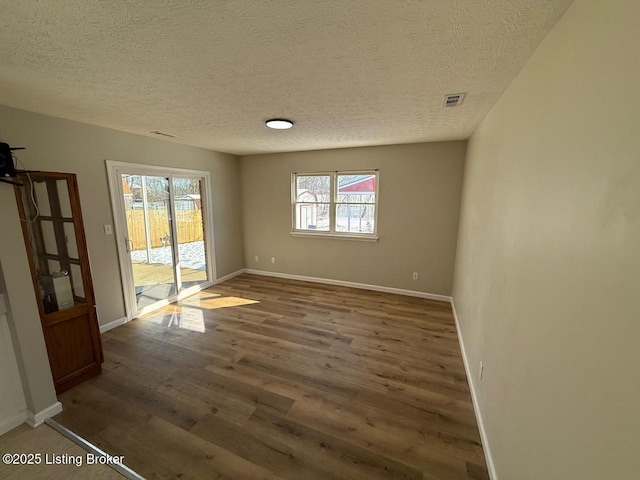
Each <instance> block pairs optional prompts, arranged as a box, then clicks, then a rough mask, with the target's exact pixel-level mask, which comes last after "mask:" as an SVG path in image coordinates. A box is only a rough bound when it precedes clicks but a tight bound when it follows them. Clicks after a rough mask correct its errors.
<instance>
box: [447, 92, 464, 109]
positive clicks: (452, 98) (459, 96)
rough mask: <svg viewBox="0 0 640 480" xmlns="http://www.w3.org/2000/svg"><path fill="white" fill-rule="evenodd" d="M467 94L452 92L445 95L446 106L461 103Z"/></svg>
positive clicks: (454, 105)
mask: <svg viewBox="0 0 640 480" xmlns="http://www.w3.org/2000/svg"><path fill="white" fill-rule="evenodd" d="M465 95H466V93H451V94H449V95H445V96H444V106H445V107H457V106H458V105H461V104H462V101H463V100H464V96H465Z"/></svg>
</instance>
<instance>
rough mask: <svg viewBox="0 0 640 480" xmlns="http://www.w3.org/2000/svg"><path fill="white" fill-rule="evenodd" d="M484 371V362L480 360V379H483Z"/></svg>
mask: <svg viewBox="0 0 640 480" xmlns="http://www.w3.org/2000/svg"><path fill="white" fill-rule="evenodd" d="M483 372H484V364H483V363H482V362H480V368H479V372H478V373H479V374H480V380H482V374H483Z"/></svg>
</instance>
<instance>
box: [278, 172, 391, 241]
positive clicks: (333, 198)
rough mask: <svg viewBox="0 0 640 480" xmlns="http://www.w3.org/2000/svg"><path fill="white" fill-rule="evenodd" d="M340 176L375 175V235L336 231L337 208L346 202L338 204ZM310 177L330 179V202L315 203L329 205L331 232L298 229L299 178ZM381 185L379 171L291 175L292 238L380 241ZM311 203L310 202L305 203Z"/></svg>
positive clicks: (296, 173)
mask: <svg viewBox="0 0 640 480" xmlns="http://www.w3.org/2000/svg"><path fill="white" fill-rule="evenodd" d="M339 175H374V176H375V179H376V180H375V183H376V190H375V202H374V203H372V204H371V205H373V206H374V210H375V213H374V224H373V233H356V232H338V231H336V207H337V206H338V205H341V204H345V202H338V176H339ZM299 176H300V177H310V176H328V177H329V191H330V198H329V202H315V203H319V204H327V203H328V204H329V230H328V231H326V230H324V231H314V230H305V229H299V228H296V205H297V204H298V202H297V198H296V192H297V188H296V186H297V181H296V179H297V177H299ZM379 184H380V175H379V170H378V169H374V170H336V171H332V172H292V173H291V236H294V237H313V238H338V239H349V240H362V241H369V242H376V241H378V209H379V203H380V202H379V194H378V189H379V188H380V187H379ZM304 203H309V202H304ZM312 203H314V202H312Z"/></svg>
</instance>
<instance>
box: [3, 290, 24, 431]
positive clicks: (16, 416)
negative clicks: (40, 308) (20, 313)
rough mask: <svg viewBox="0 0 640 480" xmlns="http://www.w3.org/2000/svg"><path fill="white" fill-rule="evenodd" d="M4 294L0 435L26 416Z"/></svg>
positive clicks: (19, 422)
mask: <svg viewBox="0 0 640 480" xmlns="http://www.w3.org/2000/svg"><path fill="white" fill-rule="evenodd" d="M4 296H5V294H4V293H0V435H2V434H3V433H6V432H8V431H9V430H11V429H12V428H14V427H16V426H17V425H19V424H21V423H23V422H24V421H25V420H26V418H27V404H26V402H25V399H24V393H23V391H22V382H21V380H20V373H19V372H18V363H17V361H16V353H15V350H14V348H13V342H12V340H11V333H10V332H9V325H8V323H7V316H6V315H5V314H6V307H5V299H4Z"/></svg>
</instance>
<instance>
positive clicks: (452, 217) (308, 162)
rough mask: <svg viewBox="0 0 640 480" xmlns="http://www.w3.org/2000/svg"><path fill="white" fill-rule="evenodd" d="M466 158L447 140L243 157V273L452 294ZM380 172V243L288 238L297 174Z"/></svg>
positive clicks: (460, 145) (457, 144)
mask: <svg viewBox="0 0 640 480" xmlns="http://www.w3.org/2000/svg"><path fill="white" fill-rule="evenodd" d="M464 152H465V142H441V143H421V144H409V145H393V146H384V147H363V148H343V149H337V150H319V151H310V152H296V153H282V154H271V155H253V156H246V157H242V158H241V165H242V167H241V170H242V208H243V218H244V239H245V246H244V250H245V266H246V267H247V268H249V269H256V270H266V271H270V272H276V273H284V274H291V275H302V276H309V277H318V278H324V279H331V280H340V281H347V282H355V283H362V284H368V285H375V286H382V287H390V288H398V289H402V290H412V291H417V292H421V293H428V294H436V295H445V296H449V295H451V285H452V283H453V265H454V260H455V243H456V236H457V231H458V218H459V213H460V191H461V188H462V171H463V167H464ZM376 168H377V169H379V192H378V193H379V212H378V236H379V241H378V242H375V243H373V242H362V241H354V240H344V239H327V238H300V237H292V236H291V235H290V232H291V173H292V172H318V171H335V170H357V169H376ZM256 255H257V256H258V257H259V259H260V261H259V262H257V263H256V262H255V260H254V257H255V256H256ZM272 257H275V258H276V263H275V264H271V262H270V259H271V258H272ZM413 272H418V273H419V274H420V275H419V280H417V281H415V280H413V279H412V273H413Z"/></svg>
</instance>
